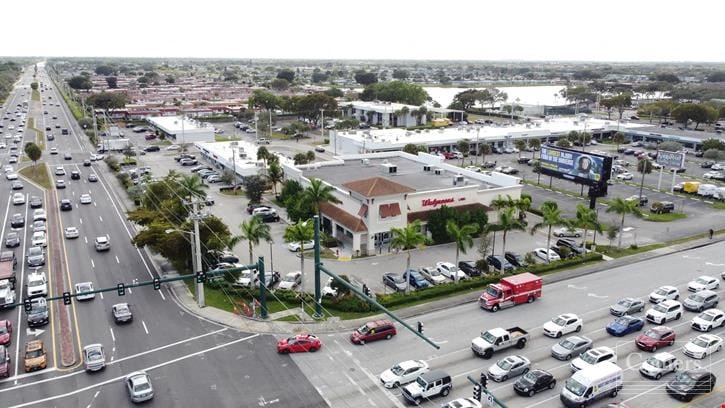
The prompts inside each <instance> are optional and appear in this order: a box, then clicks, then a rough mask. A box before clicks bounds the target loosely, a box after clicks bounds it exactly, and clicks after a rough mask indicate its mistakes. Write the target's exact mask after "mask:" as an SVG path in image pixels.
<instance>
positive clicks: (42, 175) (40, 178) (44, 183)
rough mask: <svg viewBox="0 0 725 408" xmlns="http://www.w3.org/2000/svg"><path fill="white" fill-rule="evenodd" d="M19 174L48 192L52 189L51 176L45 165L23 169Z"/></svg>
mask: <svg viewBox="0 0 725 408" xmlns="http://www.w3.org/2000/svg"><path fill="white" fill-rule="evenodd" d="M18 173H20V174H22V175H23V177H25V178H27V179H29V180H31V181H32V182H34V183H35V184H37V185H39V186H41V187H43V188H45V189H47V190H50V189H51V188H52V185H51V183H50V174H48V166H46V165H45V164H44V163H38V164H34V165H32V166H27V167H23V168H22V169H20V171H18Z"/></svg>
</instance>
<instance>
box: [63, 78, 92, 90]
mask: <svg viewBox="0 0 725 408" xmlns="http://www.w3.org/2000/svg"><path fill="white" fill-rule="evenodd" d="M68 86H70V87H71V88H73V89H75V90H85V89H91V88H93V82H91V80H90V79H89V78H88V77H86V76H83V75H77V76H74V77H72V78H71V79H69V80H68Z"/></svg>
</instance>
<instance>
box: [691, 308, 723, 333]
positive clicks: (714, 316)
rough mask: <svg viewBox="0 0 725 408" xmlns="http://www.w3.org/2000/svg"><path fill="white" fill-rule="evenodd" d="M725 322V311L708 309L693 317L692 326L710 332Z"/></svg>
mask: <svg viewBox="0 0 725 408" xmlns="http://www.w3.org/2000/svg"><path fill="white" fill-rule="evenodd" d="M723 324H725V312H723V311H722V310H720V309H707V310H705V311H704V312H702V313H700V314H699V315H697V316H695V318H693V319H692V323H691V324H690V327H692V328H693V329H695V330H698V331H704V332H709V331H710V330H712V329H714V328H716V327H722V326H723Z"/></svg>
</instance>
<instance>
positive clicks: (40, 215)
mask: <svg viewBox="0 0 725 408" xmlns="http://www.w3.org/2000/svg"><path fill="white" fill-rule="evenodd" d="M47 220H48V217H47V214H46V213H45V210H44V209H42V208H38V209H37V210H33V221H47Z"/></svg>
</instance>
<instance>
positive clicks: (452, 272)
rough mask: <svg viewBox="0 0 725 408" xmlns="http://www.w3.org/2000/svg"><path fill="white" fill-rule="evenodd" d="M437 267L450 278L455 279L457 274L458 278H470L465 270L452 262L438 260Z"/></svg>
mask: <svg viewBox="0 0 725 408" xmlns="http://www.w3.org/2000/svg"><path fill="white" fill-rule="evenodd" d="M436 269H437V270H438V272H439V273H440V274H441V275H443V276H445V277H446V278H448V279H450V280H455V279H456V275H458V280H463V279H468V275H466V273H465V272H463V271H462V270H460V269H458V267H457V266H456V265H453V264H452V263H450V262H438V263H436Z"/></svg>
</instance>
